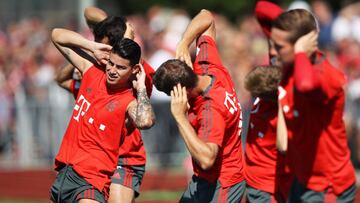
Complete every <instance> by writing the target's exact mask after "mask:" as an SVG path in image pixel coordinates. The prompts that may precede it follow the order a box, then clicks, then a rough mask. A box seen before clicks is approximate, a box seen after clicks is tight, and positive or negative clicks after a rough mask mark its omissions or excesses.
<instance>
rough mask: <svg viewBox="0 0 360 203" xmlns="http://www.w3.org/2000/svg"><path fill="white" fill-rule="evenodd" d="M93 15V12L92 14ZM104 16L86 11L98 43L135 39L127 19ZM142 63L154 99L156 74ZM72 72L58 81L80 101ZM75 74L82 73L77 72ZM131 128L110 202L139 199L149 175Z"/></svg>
mask: <svg viewBox="0 0 360 203" xmlns="http://www.w3.org/2000/svg"><path fill="white" fill-rule="evenodd" d="M89 11H92V12H91V13H90V12H89ZM102 14H106V13H105V12H104V11H102V10H101V9H98V8H95V7H90V8H86V9H85V18H86V19H87V22H88V24H89V22H92V24H95V25H94V26H93V29H92V30H93V32H94V35H95V41H97V42H104V43H107V44H109V43H114V41H115V40H116V39H117V38H122V36H124V37H126V38H129V39H133V38H134V30H133V29H132V26H131V25H130V24H129V22H127V21H126V18H123V17H113V16H111V17H107V18H105V19H103V20H102V21H101V22H97V23H96V21H97V19H101V18H99V17H97V16H102ZM141 63H142V65H143V67H144V70H145V74H146V80H145V85H146V89H147V93H148V96H149V97H150V95H151V91H152V75H153V73H154V70H153V69H152V67H151V66H150V65H149V64H148V63H146V62H145V61H143V60H142V61H141ZM71 69H74V68H73V66H72V65H71V64H70V65H68V66H65V67H64V68H63V69H61V70H60V71H59V73H58V75H57V81H58V84H59V85H60V86H61V87H63V88H65V89H67V90H69V91H70V92H72V93H73V95H74V97H75V98H76V97H77V92H78V89H79V87H80V80H76V79H72V70H71ZM74 71H75V72H78V71H77V69H75V70H74ZM78 77H81V76H78ZM127 127H128V133H129V134H128V135H127V136H126V139H125V140H124V143H123V145H122V146H121V147H120V149H119V160H118V165H117V169H116V171H115V172H114V175H113V176H112V184H111V186H110V197H109V200H108V202H118V201H120V202H124V203H126V202H128V203H131V202H133V201H134V199H135V197H138V196H139V195H140V185H141V181H142V178H143V176H144V173H145V164H146V152H145V147H144V144H143V141H142V137H141V132H140V130H139V129H137V128H136V127H134V126H133V125H128V126H127Z"/></svg>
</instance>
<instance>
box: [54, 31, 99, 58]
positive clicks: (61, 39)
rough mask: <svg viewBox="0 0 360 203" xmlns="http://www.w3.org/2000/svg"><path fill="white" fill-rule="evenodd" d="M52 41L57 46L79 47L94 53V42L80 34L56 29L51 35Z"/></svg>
mask: <svg viewBox="0 0 360 203" xmlns="http://www.w3.org/2000/svg"><path fill="white" fill-rule="evenodd" d="M51 39H52V41H53V42H54V43H55V44H58V45H60V46H65V47H77V48H82V49H85V50H88V51H91V52H93V51H94V42H93V41H90V40H87V39H85V38H84V37H83V36H81V35H80V34H78V33H76V32H73V31H71V30H66V29H62V28H55V29H53V31H52V33H51Z"/></svg>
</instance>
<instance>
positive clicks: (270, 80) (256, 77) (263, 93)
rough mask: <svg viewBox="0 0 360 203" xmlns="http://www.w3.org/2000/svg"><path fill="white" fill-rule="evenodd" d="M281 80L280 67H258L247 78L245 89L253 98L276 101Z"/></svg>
mask: <svg viewBox="0 0 360 203" xmlns="http://www.w3.org/2000/svg"><path fill="white" fill-rule="evenodd" d="M280 80H281V70H280V68H279V67H277V66H258V67H255V69H254V70H252V71H251V72H250V73H249V74H247V76H246V77H245V88H246V89H247V90H248V91H249V92H250V93H251V95H252V96H253V97H260V98H267V99H276V98H277V92H278V85H279V82H280Z"/></svg>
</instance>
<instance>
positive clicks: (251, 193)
mask: <svg viewBox="0 0 360 203" xmlns="http://www.w3.org/2000/svg"><path fill="white" fill-rule="evenodd" d="M255 14H256V17H257V19H258V21H259V23H260V25H261V26H262V28H263V31H264V33H265V35H266V36H267V37H268V39H269V56H270V59H271V60H270V64H269V65H266V66H261V67H255V68H254V70H253V71H251V72H250V73H249V74H248V75H247V77H246V79H245V81H244V83H245V86H246V88H247V89H248V90H249V91H250V92H251V94H252V96H253V97H254V105H253V109H252V111H251V116H250V124H249V129H248V134H247V139H246V150H245V152H244V153H243V150H242V144H241V137H240V135H241V129H242V127H243V126H242V121H241V118H242V116H241V107H240V104H239V102H238V98H237V95H236V93H235V89H234V85H233V82H232V79H231V77H230V74H229V72H228V70H227V69H226V68H225V67H224V66H223V65H222V62H221V59H220V56H219V53H218V50H217V47H216V29H215V23H214V18H213V16H212V14H211V12H209V11H207V10H202V11H200V12H199V13H198V14H197V15H196V16H195V17H194V18H193V19H192V21H191V22H190V24H189V25H188V27H187V29H186V31H185V32H184V34H183V37H182V39H181V40H180V42H179V43H178V46H177V49H176V57H175V59H171V60H168V61H165V62H164V63H163V64H162V65H161V66H160V67H158V68H157V69H156V71H154V70H153V69H152V67H150V66H149V65H148V64H147V63H146V62H145V61H144V60H142V59H141V49H140V47H139V45H138V44H137V43H136V42H135V41H133V39H134V30H133V28H132V27H131V24H129V23H128V22H127V21H126V19H125V18H123V17H115V16H107V14H106V13H105V12H104V11H102V10H100V9H98V8H94V7H90V8H87V9H86V10H85V18H86V20H87V22H88V25H89V27H90V28H91V30H92V31H93V34H94V37H95V42H94V41H90V40H87V39H85V38H84V37H82V36H81V35H79V34H77V33H75V32H73V31H70V30H65V29H59V28H57V29H54V30H53V31H52V34H51V37H52V41H53V43H54V44H55V46H56V47H57V48H58V50H59V51H60V52H61V53H62V54H63V55H64V57H65V58H66V59H67V60H68V61H69V62H70V64H69V65H67V66H65V67H64V68H63V69H61V71H60V72H59V73H58V76H57V80H58V82H59V84H60V85H61V86H62V87H64V88H66V89H68V90H69V91H71V92H72V93H73V95H74V97H75V98H76V104H75V106H74V111H73V114H72V117H71V119H70V123H69V125H68V128H67V130H66V132H65V135H64V138H63V141H62V144H61V147H60V150H59V153H58V155H57V156H56V158H55V169H56V171H57V172H58V174H57V177H56V179H55V181H54V184H53V185H52V187H51V189H50V196H51V197H50V198H51V201H52V202H82V203H87V202H89V203H91V202H134V201H135V198H136V197H137V196H138V195H139V186H140V184H141V180H142V177H143V174H144V172H145V162H146V155H145V149H144V145H143V142H142V139H141V133H140V129H147V128H150V127H152V126H153V125H154V123H155V116H154V112H153V109H152V106H151V104H150V100H149V97H150V94H151V90H152V85H153V84H154V85H155V87H156V88H157V89H158V90H160V91H163V92H164V93H166V94H168V95H170V96H171V113H172V115H173V117H174V118H175V121H176V123H177V126H178V128H179V131H180V134H181V136H182V138H183V140H184V142H185V145H186V147H187V149H188V151H189V152H190V154H191V157H192V162H193V170H194V175H193V177H192V179H191V181H190V183H189V185H188V187H187V189H186V190H185V192H184V193H183V195H182V197H181V199H180V202H201V203H202V202H240V201H241V199H242V196H243V194H244V192H245V189H246V201H247V202H353V201H354V196H355V189H356V188H355V173H354V169H353V166H352V165H351V162H350V153H349V149H348V147H347V139H346V134H345V127H344V122H343V120H342V119H343V118H342V115H343V107H344V91H343V85H344V83H345V78H344V75H343V74H342V73H341V72H340V71H339V70H337V69H336V68H334V67H333V66H332V65H331V64H330V63H329V62H328V61H327V59H326V58H325V56H324V55H323V54H322V53H321V52H320V51H319V50H318V49H317V35H318V28H317V23H316V20H315V18H314V17H313V15H312V14H311V13H309V12H308V11H306V10H302V9H295V10H290V11H283V10H282V9H281V8H280V7H278V6H277V5H275V4H272V3H270V2H267V1H259V2H258V3H257V5H256V9H255ZM193 42H196V47H197V53H196V59H195V61H194V62H192V61H191V57H190V51H189V47H190V45H191V44H192V43H193ZM239 60H241V59H239ZM74 69H76V70H77V71H78V73H79V74H78V75H79V76H78V79H77V80H74V79H72V75H73V72H74ZM80 80H81V81H80ZM243 156H244V158H243Z"/></svg>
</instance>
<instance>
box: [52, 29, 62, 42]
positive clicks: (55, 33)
mask: <svg viewBox="0 0 360 203" xmlns="http://www.w3.org/2000/svg"><path fill="white" fill-rule="evenodd" d="M60 37H61V29H60V28H54V29H53V30H52V31H51V40H52V41H53V42H54V43H58V42H59V41H60Z"/></svg>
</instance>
